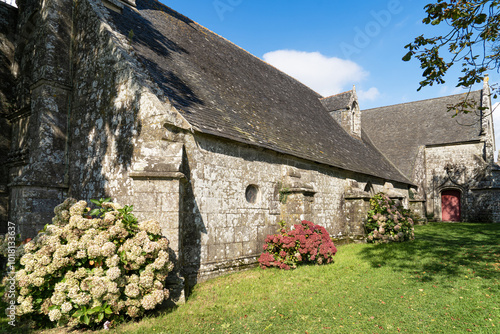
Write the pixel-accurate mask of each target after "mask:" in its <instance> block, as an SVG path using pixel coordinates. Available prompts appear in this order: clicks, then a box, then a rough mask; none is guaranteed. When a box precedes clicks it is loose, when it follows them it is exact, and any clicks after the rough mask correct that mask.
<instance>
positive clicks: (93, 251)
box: [87, 245, 101, 259]
mask: <svg viewBox="0 0 500 334" xmlns="http://www.w3.org/2000/svg"><path fill="white" fill-rule="evenodd" d="M87 253H88V255H89V258H93V259H95V258H97V257H99V256H101V248H100V247H99V246H97V245H91V246H89V248H87Z"/></svg>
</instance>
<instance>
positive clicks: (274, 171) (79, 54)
mask: <svg viewBox="0 0 500 334" xmlns="http://www.w3.org/2000/svg"><path fill="white" fill-rule="evenodd" d="M10 1H11V0H10ZM0 75H1V81H0V108H1V109H0V223H1V227H0V232H1V231H2V229H3V230H5V226H6V224H7V221H11V222H14V223H15V224H16V227H17V228H18V231H19V232H20V233H21V234H22V236H23V237H24V236H25V237H29V236H33V235H34V234H36V233H37V231H39V230H40V229H41V228H42V227H43V226H44V225H45V224H46V223H48V222H50V220H51V217H52V216H53V208H54V207H55V206H56V205H57V204H59V203H61V202H62V201H63V200H64V198H66V197H68V196H71V197H74V198H77V199H84V200H87V201H88V200H89V199H92V198H101V197H112V199H113V200H114V201H117V202H119V203H121V204H133V205H134V208H135V210H134V211H135V213H136V215H137V216H138V217H139V218H140V219H156V220H158V221H160V222H161V223H162V226H163V233H164V235H165V236H167V237H168V238H169V240H170V241H171V247H172V249H173V251H174V252H175V255H176V263H177V264H178V268H179V271H178V273H179V276H180V277H183V278H184V279H185V280H186V282H187V283H186V284H188V285H190V284H194V283H196V281H197V280H199V279H205V278H207V277H211V276H213V275H217V274H219V273H221V272H224V271H226V270H232V269H234V268H237V267H244V266H247V265H250V264H253V263H255V261H256V258H257V257H258V256H259V255H260V253H261V250H262V244H263V241H264V238H265V237H266V235H267V234H271V233H274V232H275V231H276V229H277V223H278V222H279V221H280V220H285V221H286V222H288V223H290V224H293V223H296V222H299V221H300V220H303V219H306V220H310V221H313V222H314V223H316V224H319V225H322V226H325V227H326V229H327V230H328V231H329V232H330V234H332V235H333V236H336V237H338V238H349V237H351V238H360V237H362V236H363V233H364V230H363V220H364V218H365V216H366V212H367V210H368V208H369V198H370V197H371V196H373V195H374V194H375V193H378V192H381V191H383V192H385V193H387V194H388V195H389V196H390V197H392V198H395V199H398V200H400V201H401V202H402V203H403V204H404V205H405V206H407V207H410V208H412V209H414V210H415V211H416V212H418V213H419V214H420V215H421V217H423V218H425V217H426V216H429V217H432V218H433V219H437V220H441V219H443V217H445V218H446V220H448V219H449V220H469V221H472V220H481V221H496V222H498V221H500V207H498V204H497V203H498V200H497V198H498V196H499V195H498V194H499V192H498V190H499V189H500V187H499V184H498V180H499V176H500V174H498V173H499V169H498V167H497V165H496V164H495V163H494V162H493V152H494V150H495V148H494V139H493V138H494V137H493V124H492V117H491V112H490V110H491V102H490V96H489V95H490V93H489V87H488V84H487V83H485V86H484V89H483V90H481V91H477V92H472V93H470V97H471V98H472V99H474V100H475V101H476V102H477V106H478V108H477V112H475V113H470V114H466V115H458V116H457V117H455V118H451V117H450V115H449V114H447V113H446V105H447V104H448V103H451V102H453V101H455V100H456V99H459V98H463V96H461V95H460V96H448V97H443V98H439V99H434V100H426V101H419V102H414V103H407V104H402V105H396V106H389V107H383V108H377V109H371V110H361V109H360V106H359V104H358V101H357V97H356V92H355V89H353V90H352V91H349V92H345V93H342V94H338V95H334V96H331V97H323V96H320V95H319V94H317V93H316V92H314V91H313V90H311V89H310V88H308V87H306V86H305V85H303V84H302V83H300V82H298V81H296V80H295V79H293V78H291V77H290V76H288V75H286V74H284V73H282V72H280V71H279V70H277V69H276V68H274V67H272V66H270V65H268V64H266V63H265V62H263V61H262V60H260V59H259V58H257V57H255V56H253V55H251V54H250V53H248V52H246V51H245V50H243V49H241V48H239V47H238V46H237V45H234V44H233V43H231V42H230V41H228V40H226V39H224V38H222V37H220V36H218V35H216V34H215V33H213V32H211V31H210V30H208V29H206V28H204V27H202V26H200V25H198V24H197V23H196V22H193V21H192V20H190V19H189V18H187V17H185V16H183V15H182V14H180V13H177V12H175V11H174V10H172V9H170V8H169V7H167V6H165V5H163V4H161V3H159V2H157V1H155V0H79V1H73V0H44V1H40V0H17V7H16V6H12V5H9V4H8V3H5V2H0ZM481 107H485V109H483V108H481ZM443 203H444V205H443ZM442 207H445V209H446V210H448V211H450V210H451V211H450V212H452V213H453V212H455V211H456V210H459V211H458V214H457V213H456V212H455V215H452V216H443V215H444V214H443V210H442ZM450 208H451V209H450ZM448 211H446V212H448ZM446 214H448V213H446ZM450 228H452V227H450Z"/></svg>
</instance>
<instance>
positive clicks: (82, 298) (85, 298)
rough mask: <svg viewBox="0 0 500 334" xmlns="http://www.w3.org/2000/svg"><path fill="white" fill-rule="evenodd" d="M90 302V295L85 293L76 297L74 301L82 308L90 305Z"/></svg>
mask: <svg viewBox="0 0 500 334" xmlns="http://www.w3.org/2000/svg"><path fill="white" fill-rule="evenodd" d="M90 300H91V297H90V295H89V294H87V293H85V292H81V293H79V294H78V295H77V296H76V298H75V299H74V302H75V303H77V304H78V305H80V306H84V305H88V303H89V302H90Z"/></svg>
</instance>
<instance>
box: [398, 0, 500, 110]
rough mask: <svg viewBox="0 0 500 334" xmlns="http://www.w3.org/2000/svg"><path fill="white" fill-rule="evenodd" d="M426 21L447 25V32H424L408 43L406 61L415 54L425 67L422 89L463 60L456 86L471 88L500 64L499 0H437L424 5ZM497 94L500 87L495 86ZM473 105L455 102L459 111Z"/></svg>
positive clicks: (441, 81) (439, 80) (468, 108)
mask: <svg viewBox="0 0 500 334" xmlns="http://www.w3.org/2000/svg"><path fill="white" fill-rule="evenodd" d="M424 9H425V11H426V13H427V17H426V18H424V19H423V21H422V22H423V23H425V24H431V25H444V24H446V25H448V26H449V29H448V30H447V32H446V34H445V35H440V36H434V37H424V35H421V36H419V37H416V38H415V40H414V41H413V42H412V43H410V44H408V45H406V46H405V48H406V49H408V53H407V54H406V55H405V56H404V57H403V60H404V61H409V60H410V59H412V58H416V59H418V60H419V61H420V67H421V68H422V69H423V73H422V76H423V77H424V79H423V80H422V81H420V87H419V88H418V90H420V89H421V88H422V87H425V86H432V85H433V84H435V83H436V84H442V83H444V82H445V81H444V75H445V74H446V72H447V71H448V69H449V68H450V67H452V66H453V65H454V64H458V63H461V66H462V75H461V76H459V78H458V83H457V85H456V86H457V87H465V88H469V89H470V88H471V87H472V85H473V84H475V83H479V82H481V81H482V80H483V79H484V76H485V74H486V72H487V71H490V70H497V71H498V69H499V65H500V0H494V1H493V0H448V1H446V0H437V3H431V4H428V5H426V6H425V7H424ZM493 92H494V97H496V94H497V93H498V87H494V89H493ZM471 108H473V106H472V105H470V102H468V101H466V100H464V101H462V102H460V103H459V104H458V105H455V106H453V109H456V110H457V111H463V112H468V111H470V109H471Z"/></svg>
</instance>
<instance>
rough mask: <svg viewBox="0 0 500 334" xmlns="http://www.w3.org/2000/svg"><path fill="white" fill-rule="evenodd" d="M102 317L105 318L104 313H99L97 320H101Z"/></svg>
mask: <svg viewBox="0 0 500 334" xmlns="http://www.w3.org/2000/svg"><path fill="white" fill-rule="evenodd" d="M102 319H104V313H99V315H98V316H97V322H101V321H102Z"/></svg>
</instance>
